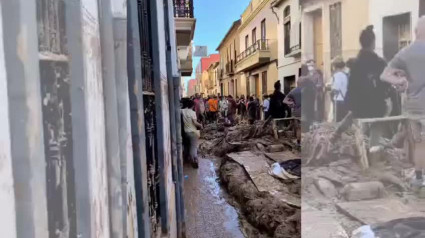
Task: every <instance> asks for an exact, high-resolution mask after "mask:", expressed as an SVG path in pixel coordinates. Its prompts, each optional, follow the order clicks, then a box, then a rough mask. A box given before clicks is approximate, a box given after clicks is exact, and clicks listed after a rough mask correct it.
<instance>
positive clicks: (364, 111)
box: [345, 26, 391, 118]
mask: <svg viewBox="0 0 425 238" xmlns="http://www.w3.org/2000/svg"><path fill="white" fill-rule="evenodd" d="M359 40H360V45H361V50H360V52H359V54H358V55H357V58H356V60H355V61H354V62H352V65H351V68H350V78H349V81H348V88H347V95H346V97H345V102H346V104H345V105H346V106H347V109H348V110H349V111H351V112H352V113H353V117H354V118H380V117H383V116H384V115H385V114H386V112H387V110H388V108H387V102H386V99H387V98H388V97H389V95H388V92H389V91H390V89H391V86H390V84H389V83H386V82H383V81H381V80H380V76H381V73H382V72H383V71H384V69H385V67H386V65H387V64H386V62H385V60H384V59H382V58H381V57H379V56H378V55H377V54H376V53H375V52H374V50H375V40H376V37H375V33H374V32H373V26H368V27H366V29H364V30H363V31H362V33H361V34H360V39H359Z"/></svg>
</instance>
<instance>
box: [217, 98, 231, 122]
mask: <svg viewBox="0 0 425 238" xmlns="http://www.w3.org/2000/svg"><path fill="white" fill-rule="evenodd" d="M218 108H219V110H220V114H221V117H223V118H227V110H228V109H229V104H228V102H227V98H226V97H223V96H222V97H221V98H220V102H218Z"/></svg>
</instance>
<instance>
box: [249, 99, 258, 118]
mask: <svg viewBox="0 0 425 238" xmlns="http://www.w3.org/2000/svg"><path fill="white" fill-rule="evenodd" d="M257 108H258V105H257V102H256V101H255V100H254V97H249V101H248V122H249V124H250V125H253V124H254V122H255V120H256V118H257Z"/></svg>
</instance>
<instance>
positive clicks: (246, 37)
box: [245, 35, 249, 50]
mask: <svg viewBox="0 0 425 238" xmlns="http://www.w3.org/2000/svg"><path fill="white" fill-rule="evenodd" d="M248 41H249V36H248V35H246V36H245V50H247V49H248V45H249V43H248Z"/></svg>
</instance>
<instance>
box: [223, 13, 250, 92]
mask: <svg viewBox="0 0 425 238" xmlns="http://www.w3.org/2000/svg"><path fill="white" fill-rule="evenodd" d="M240 25H241V21H240V20H237V21H235V22H234V23H233V24H232V26H231V27H230V29H229V31H228V32H227V33H226V35H225V36H224V38H223V40H222V41H221V43H220V44H219V46H218V47H217V51H218V52H219V53H220V67H219V72H218V73H219V75H218V76H219V92H220V94H222V95H232V96H234V97H236V96H240V95H241V94H244V91H243V90H242V87H241V86H240V84H241V81H240V78H241V77H240V76H241V74H238V73H236V58H237V56H238V55H239V52H240V44H239V42H240V41H239V34H238V33H239V27H240Z"/></svg>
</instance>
